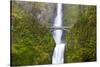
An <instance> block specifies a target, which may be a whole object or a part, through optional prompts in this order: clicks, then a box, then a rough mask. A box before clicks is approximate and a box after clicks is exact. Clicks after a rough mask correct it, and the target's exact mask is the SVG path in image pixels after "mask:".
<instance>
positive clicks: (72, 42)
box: [65, 6, 96, 62]
mask: <svg viewBox="0 0 100 67" xmlns="http://www.w3.org/2000/svg"><path fill="white" fill-rule="evenodd" d="M78 9H81V12H80V15H79V17H77V18H78V19H79V21H78V22H77V23H75V24H74V26H73V27H72V28H71V29H70V31H69V32H68V34H67V36H66V42H67V46H66V48H67V50H66V53H65V62H81V61H83V62H88V61H96V8H95V6H92V7H90V6H84V7H83V6H82V7H81V6H80V7H78ZM69 20H70V19H69ZM73 22H74V20H73Z"/></svg>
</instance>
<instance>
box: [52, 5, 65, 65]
mask: <svg viewBox="0 0 100 67" xmlns="http://www.w3.org/2000/svg"><path fill="white" fill-rule="evenodd" d="M62 15H63V14H62V4H61V3H58V4H57V15H56V17H55V20H54V24H53V27H56V28H57V27H60V28H61V27H62V26H63V21H62ZM62 36H63V30H62V29H54V31H53V38H54V40H55V43H56V46H55V48H54V52H53V56H52V64H63V63H64V48H65V43H63V42H62Z"/></svg>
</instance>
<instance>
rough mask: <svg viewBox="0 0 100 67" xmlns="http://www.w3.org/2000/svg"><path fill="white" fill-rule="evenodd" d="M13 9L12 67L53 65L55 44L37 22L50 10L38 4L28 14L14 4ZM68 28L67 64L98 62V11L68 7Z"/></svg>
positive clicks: (65, 23) (45, 28) (65, 22)
mask: <svg viewBox="0 0 100 67" xmlns="http://www.w3.org/2000/svg"><path fill="white" fill-rule="evenodd" d="M11 8H12V10H11V11H12V12H11V19H12V21H11V23H12V25H11V33H12V46H11V50H12V51H11V58H12V59H11V60H12V62H11V65H12V66H20V65H33V64H34V65H36V64H51V60H52V54H53V49H54V45H55V42H54V40H53V37H52V35H51V32H50V30H49V29H48V28H47V26H46V25H43V23H42V22H41V23H40V22H39V21H38V20H37V14H38V13H40V12H41V10H42V9H44V8H48V7H46V6H45V4H44V3H34V4H32V11H30V12H28V11H26V10H25V9H24V8H23V7H22V6H21V5H19V4H18V3H16V1H13V2H12V7H11ZM44 20H46V19H44ZM49 22H50V21H47V23H49ZM64 25H65V26H69V27H70V26H71V28H70V29H69V32H66V34H67V35H66V48H65V58H64V59H65V63H71V62H87V61H95V60H96V7H95V6H82V5H64Z"/></svg>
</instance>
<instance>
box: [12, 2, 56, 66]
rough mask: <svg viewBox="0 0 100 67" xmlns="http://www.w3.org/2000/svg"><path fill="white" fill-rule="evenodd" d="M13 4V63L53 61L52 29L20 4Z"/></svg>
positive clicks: (28, 63) (47, 62)
mask: <svg viewBox="0 0 100 67" xmlns="http://www.w3.org/2000/svg"><path fill="white" fill-rule="evenodd" d="M12 5H13V6H12V15H11V17H12V30H11V31H12V48H11V49H12V52H11V57H12V65H31V64H49V63H51V57H52V51H53V46H54V41H53V38H52V35H51V33H50V31H49V30H48V29H47V28H46V27H44V26H42V25H40V24H39V23H38V21H37V20H36V19H35V16H32V15H31V14H30V13H27V12H25V10H23V9H22V8H21V6H20V5H17V4H16V3H13V4H12Z"/></svg>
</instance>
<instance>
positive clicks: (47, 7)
mask: <svg viewBox="0 0 100 67" xmlns="http://www.w3.org/2000/svg"><path fill="white" fill-rule="evenodd" d="M16 3H17V5H19V6H20V7H21V8H22V9H23V10H25V11H26V12H28V13H29V14H31V15H32V16H33V17H35V19H36V20H37V21H38V22H39V23H40V24H42V25H43V26H50V25H51V23H52V22H53V20H54V15H55V10H56V4H54V3H39V2H25V1H16Z"/></svg>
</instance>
